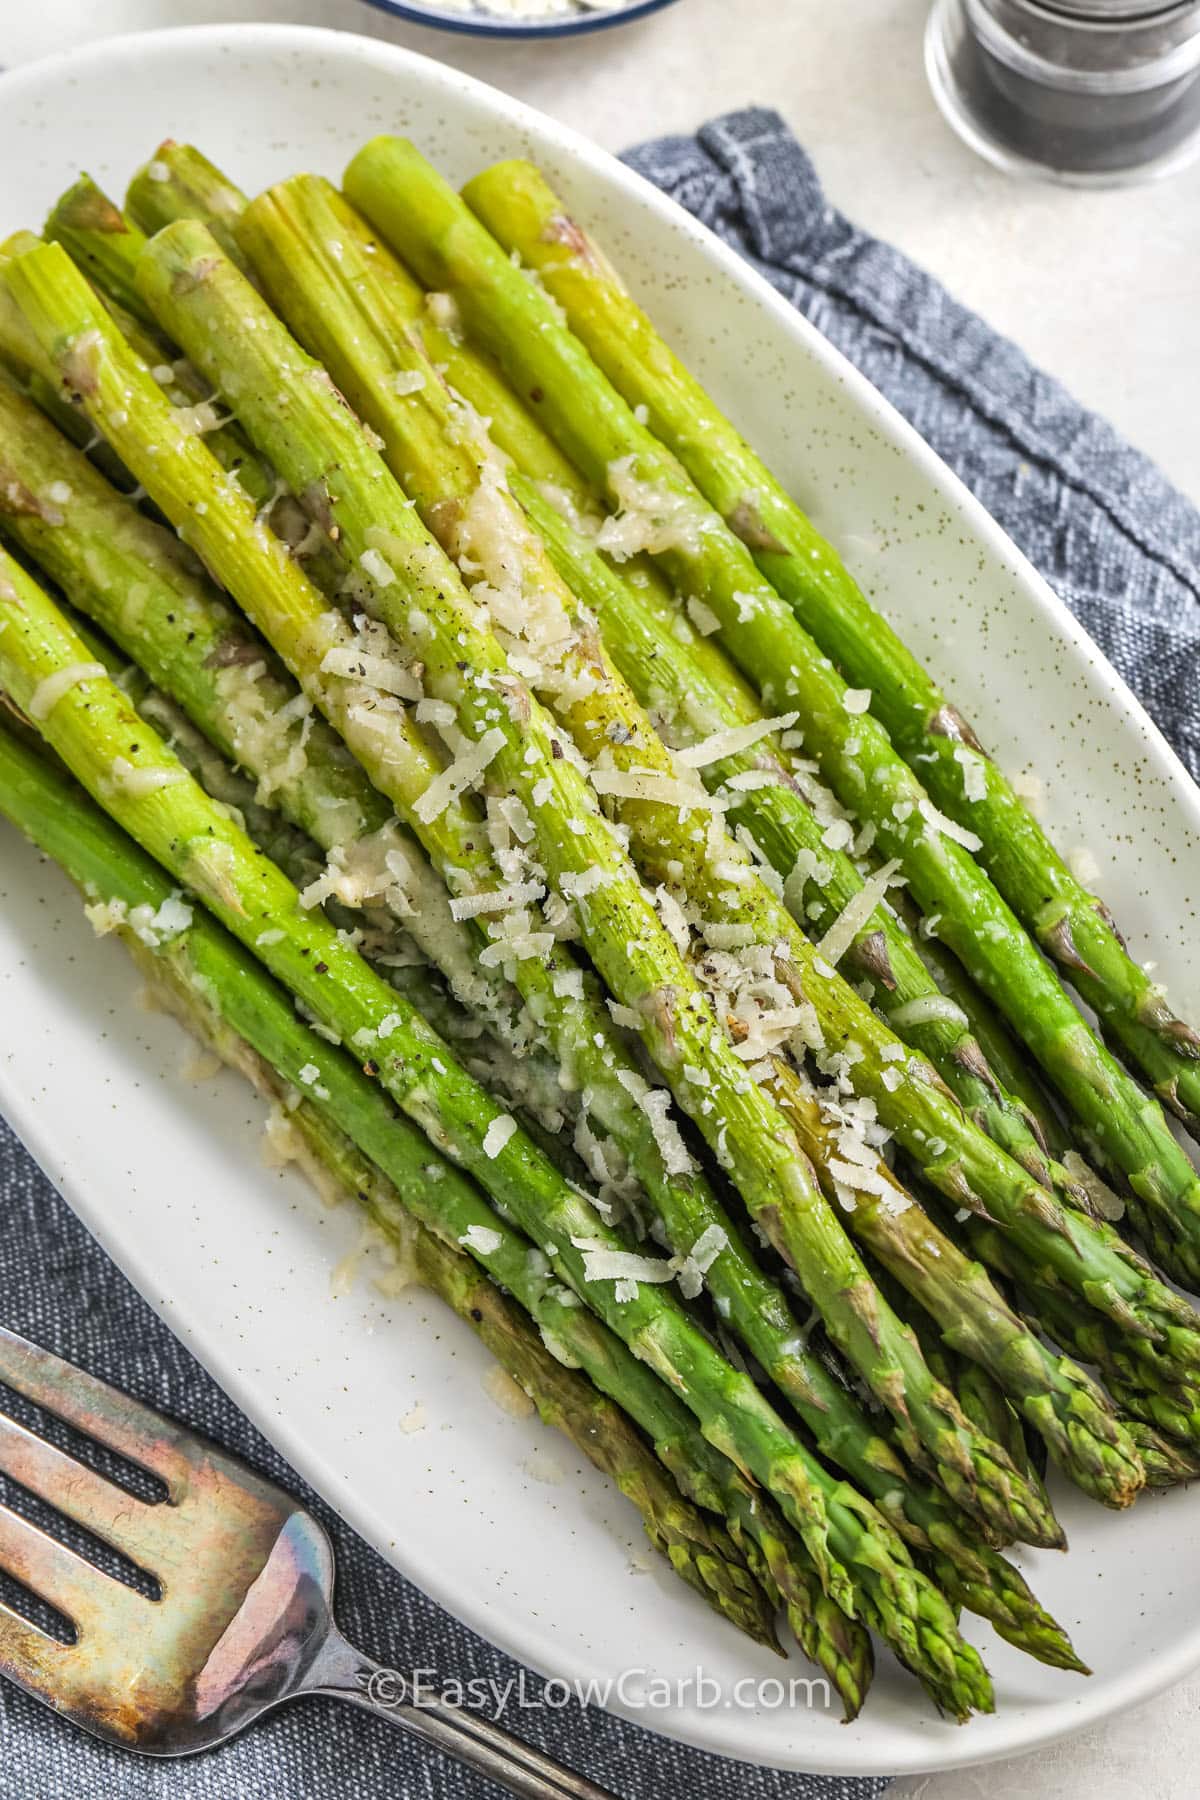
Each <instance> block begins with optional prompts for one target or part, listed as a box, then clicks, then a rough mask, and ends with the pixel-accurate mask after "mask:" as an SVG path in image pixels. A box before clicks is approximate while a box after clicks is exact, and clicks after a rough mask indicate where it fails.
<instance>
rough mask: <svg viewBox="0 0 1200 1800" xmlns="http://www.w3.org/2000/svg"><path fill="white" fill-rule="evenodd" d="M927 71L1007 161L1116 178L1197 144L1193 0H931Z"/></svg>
mask: <svg viewBox="0 0 1200 1800" xmlns="http://www.w3.org/2000/svg"><path fill="white" fill-rule="evenodd" d="M927 48H928V59H929V68H930V77H931V80H932V81H933V84H934V88H935V91H936V92H937V95H938V99H939V101H940V103H941V104H942V106H943V109H944V110H945V111H946V113H947V115H948V116H949V118H950V120H951V122H952V123H953V124H954V125H955V127H956V129H958V130H959V131H960V132H961V133H962V135H963V136H965V137H966V138H967V139H968V141H969V142H971V143H973V144H974V146H975V148H976V149H979V150H981V151H982V152H983V153H984V154H985V155H987V156H989V157H990V158H991V159H992V160H993V161H996V162H1000V163H1001V164H1005V165H1007V166H1009V167H1021V166H1025V167H1028V166H1030V165H1036V166H1038V167H1040V168H1043V169H1045V170H1047V171H1049V172H1051V173H1055V174H1058V175H1060V176H1062V177H1064V178H1066V179H1068V180H1079V181H1088V180H1091V181H1097V182H1101V181H1105V180H1110V181H1115V180H1120V179H1128V178H1132V177H1134V176H1135V175H1137V174H1140V173H1154V172H1161V171H1163V170H1165V169H1166V168H1167V167H1170V166H1173V165H1174V163H1175V162H1176V161H1177V160H1180V159H1182V157H1183V155H1184V154H1185V153H1186V151H1187V150H1188V149H1189V148H1190V147H1200V0H1174V3H1173V4H1168V5H1162V4H1160V5H1158V6H1155V5H1153V4H1152V3H1151V0H937V4H936V5H935V7H934V10H933V15H932V17H931V19H930V30H929V39H928V46H927Z"/></svg>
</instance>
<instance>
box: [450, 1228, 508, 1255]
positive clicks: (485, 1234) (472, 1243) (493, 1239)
mask: <svg viewBox="0 0 1200 1800" xmlns="http://www.w3.org/2000/svg"><path fill="white" fill-rule="evenodd" d="M458 1241H459V1243H460V1244H461V1245H462V1247H463V1249H464V1250H474V1251H475V1252H476V1254H477V1255H479V1256H494V1255H495V1254H496V1252H497V1250H499V1249H500V1247H501V1245H502V1244H503V1242H504V1239H503V1238H502V1237H501V1235H500V1233H499V1232H498V1231H493V1230H492V1229H491V1227H490V1226H488V1225H468V1227H467V1229H466V1230H465V1231H464V1232H463V1234H462V1236H461V1237H460V1238H459V1240H458Z"/></svg>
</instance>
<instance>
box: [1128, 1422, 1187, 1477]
mask: <svg viewBox="0 0 1200 1800" xmlns="http://www.w3.org/2000/svg"><path fill="white" fill-rule="evenodd" d="M1128 1424H1129V1432H1130V1436H1131V1437H1132V1438H1133V1440H1134V1442H1135V1443H1136V1444H1137V1447H1138V1453H1139V1455H1140V1456H1141V1459H1142V1462H1143V1463H1144V1465H1145V1469H1146V1480H1147V1482H1148V1483H1149V1485H1150V1486H1151V1487H1152V1488H1167V1487H1179V1486H1180V1485H1181V1484H1182V1483H1183V1482H1185V1481H1195V1479H1196V1477H1197V1475H1200V1457H1197V1456H1196V1455H1195V1454H1194V1453H1192V1452H1189V1451H1187V1450H1185V1449H1184V1448H1183V1446H1182V1445H1180V1444H1176V1443H1172V1441H1171V1439H1170V1438H1167V1437H1164V1436H1163V1435H1162V1433H1161V1432H1159V1431H1156V1430H1155V1429H1154V1427H1153V1425H1144V1424H1142V1422H1141V1421H1140V1420H1139V1419H1131V1420H1129V1422H1128Z"/></svg>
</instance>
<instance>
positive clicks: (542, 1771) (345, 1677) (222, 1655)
mask: <svg viewBox="0 0 1200 1800" xmlns="http://www.w3.org/2000/svg"><path fill="white" fill-rule="evenodd" d="M0 1383H3V1384H4V1385H5V1386H7V1387H8V1388H10V1389H11V1390H12V1391H13V1392H14V1393H16V1394H19V1395H23V1396H24V1397H25V1399H27V1400H30V1401H32V1402H33V1403H34V1404H35V1405H37V1406H40V1407H42V1408H43V1409H44V1410H45V1411H46V1412H48V1413H50V1414H52V1415H54V1416H55V1417H56V1418H57V1419H59V1420H61V1421H64V1422H65V1423H66V1424H67V1425H69V1426H72V1427H74V1428H75V1430H77V1431H79V1432H82V1433H83V1434H84V1435H85V1436H86V1437H88V1438H90V1439H92V1440H93V1441H94V1442H95V1443H97V1444H99V1445H101V1446H103V1447H104V1448H105V1449H107V1450H109V1451H110V1452H114V1453H115V1454H116V1455H117V1456H119V1457H121V1458H123V1459H124V1460H125V1461H126V1462H128V1463H131V1464H134V1465H135V1466H136V1468H137V1469H139V1470H141V1471H143V1472H144V1473H146V1474H148V1475H150V1476H151V1477H154V1478H155V1479H156V1481H157V1483H158V1484H159V1485H160V1487H161V1490H162V1494H163V1497H162V1498H161V1499H160V1500H157V1501H155V1500H151V1499H147V1498H140V1497H138V1496H137V1495H135V1494H134V1493H132V1492H130V1490H129V1489H128V1488H127V1487H124V1486H121V1485H118V1484H117V1483H116V1482H115V1481H111V1480H109V1479H108V1478H107V1477H106V1476H104V1475H102V1474H99V1473H98V1472H97V1471H96V1470H95V1469H94V1468H92V1467H90V1466H88V1465H87V1464H85V1463H84V1462H82V1461H79V1460H77V1459H76V1458H75V1457H74V1456H71V1455H69V1454H68V1453H66V1452H65V1451H63V1450H61V1449H59V1448H57V1447H56V1446H55V1445H54V1444H52V1443H50V1442H48V1441H47V1440H46V1439H45V1438H43V1437H41V1436H39V1435H37V1434H36V1433H35V1432H33V1431H31V1430H29V1429H28V1428H27V1427H26V1426H24V1425H22V1424H20V1423H18V1421H17V1420H16V1419H14V1418H12V1417H9V1416H8V1415H7V1413H6V1412H5V1411H4V1410H3V1409H2V1408H0V1472H2V1473H3V1474H4V1475H5V1476H6V1477H8V1478H9V1479H10V1480H11V1481H13V1482H16V1483H18V1484H19V1485H20V1486H21V1487H22V1488H24V1489H26V1490H27V1491H28V1492H29V1493H30V1494H32V1495H34V1496H36V1497H37V1498H38V1499H40V1500H42V1501H44V1502H46V1503H47V1504H48V1505H49V1506H51V1507H53V1508H54V1509H55V1511H57V1512H58V1513H60V1514H62V1515H63V1516H64V1517H65V1518H67V1519H70V1520H73V1521H74V1522H75V1524H76V1525H78V1526H81V1527H82V1528H83V1529H84V1531H86V1532H88V1533H90V1534H91V1535H92V1536H93V1537H95V1538H98V1539H100V1540H102V1542H103V1543H105V1544H107V1545H108V1546H110V1547H111V1548H112V1549H113V1550H115V1551H117V1552H119V1553H120V1555H122V1556H123V1557H125V1558H127V1559H128V1561H129V1562H130V1563H133V1564H134V1565H136V1568H137V1569H138V1570H141V1571H144V1572H145V1574H146V1575H147V1576H149V1577H150V1578H151V1584H157V1588H158V1597H157V1598H149V1597H148V1596H147V1595H146V1594H144V1593H142V1592H139V1591H137V1589H135V1588H134V1587H132V1586H128V1585H126V1584H125V1583H124V1582H122V1581H121V1580H118V1579H117V1578H115V1576H113V1575H110V1574H108V1573H106V1572H104V1571H103V1570H101V1569H100V1568H99V1567H97V1566H96V1564H95V1563H93V1562H91V1561H89V1560H87V1559H86V1558H85V1557H84V1556H82V1555H80V1554H78V1553H77V1552H76V1551H75V1550H73V1549H71V1548H68V1546H67V1545H66V1544H65V1543H62V1542H60V1541H59V1540H58V1539H57V1538H55V1537H52V1536H50V1535H49V1534H48V1533H46V1532H44V1531H42V1530H40V1529H39V1528H38V1527H37V1526H36V1525H34V1524H33V1523H31V1522H30V1521H29V1520H28V1519H26V1518H25V1517H23V1516H21V1515H20V1514H18V1513H17V1512H15V1511H13V1510H11V1509H9V1508H7V1507H4V1506H2V1505H0V1570H3V1571H5V1572H7V1574H8V1575H9V1576H10V1577H12V1578H13V1579H14V1580H16V1581H17V1582H19V1583H20V1585H21V1587H22V1588H24V1589H25V1590H27V1591H28V1592H29V1593H31V1594H33V1595H35V1596H37V1597H38V1598H39V1599H40V1600H42V1601H43V1602H44V1603H45V1604H46V1605H47V1606H49V1607H51V1608H53V1609H54V1611H55V1612H57V1613H58V1614H60V1615H62V1616H63V1617H64V1618H65V1619H67V1620H68V1621H69V1622H70V1623H71V1625H72V1626H73V1627H74V1630H75V1634H76V1635H75V1641H74V1642H73V1643H64V1642H62V1641H61V1640H60V1639H59V1638H57V1637H55V1636H53V1635H51V1634H50V1632H49V1631H46V1630H43V1629H41V1628H40V1627H39V1626H37V1625H35V1624H34V1623H32V1622H31V1620H30V1619H28V1618H26V1617H24V1616H23V1615H22V1614H21V1613H20V1612H18V1611H17V1610H16V1609H15V1608H12V1607H9V1606H8V1605H6V1604H5V1603H4V1602H3V1601H0V1674H2V1675H4V1676H6V1677H7V1678H8V1679H9V1680H10V1681H14V1682H16V1683H17V1685H18V1686H20V1687H22V1688H24V1690H25V1691H26V1693H28V1694H32V1695H33V1696H34V1697H35V1698H36V1699H38V1700H41V1701H43V1702H44V1703H45V1704H46V1705H47V1706H49V1707H52V1708H53V1709H54V1711H55V1712H57V1713H59V1714H61V1715H62V1716H63V1717H64V1718H68V1719H71V1720H72V1721H73V1722H74V1723H75V1724H76V1725H79V1726H81V1727H82V1728H83V1729H84V1730H85V1731H89V1732H91V1733H92V1734H93V1735H94V1736H96V1737H100V1738H103V1739H105V1740H106V1741H107V1742H108V1743H111V1744H117V1745H119V1746H120V1747H121V1748H123V1749H127V1750H135V1751H140V1752H142V1753H143V1754H145V1755H149V1756H187V1755H190V1754H191V1753H193V1752H195V1751H199V1750H207V1749H211V1748H213V1747H214V1746H216V1745H218V1744H222V1743H225V1742H226V1741H227V1740H228V1739H229V1738H231V1737H233V1736H234V1735H235V1733H237V1732H239V1731H241V1730H242V1729H243V1727H244V1726H246V1725H249V1724H250V1723H251V1722H252V1721H253V1720H254V1719H257V1718H259V1717H260V1716H261V1715H262V1714H263V1713H265V1712H269V1711H271V1710H272V1708H274V1707H276V1706H279V1705H280V1704H282V1702H284V1701H285V1700H293V1699H297V1698H299V1697H301V1696H302V1695H305V1694H327V1695H332V1696H333V1697H335V1698H337V1699H341V1700H350V1701H353V1702H354V1704H355V1705H357V1706H362V1707H365V1708H366V1709H367V1710H369V1711H372V1712H374V1713H375V1714H376V1715H377V1716H379V1717H382V1718H386V1719H388V1720H390V1721H391V1722H392V1723H393V1724H396V1725H399V1726H401V1727H402V1728H403V1729H405V1730H407V1731H409V1732H411V1733H412V1734H413V1735H414V1736H416V1737H419V1738H421V1739H423V1740H424V1742H425V1743H427V1744H429V1745H431V1746H432V1747H433V1748H435V1749H438V1750H441V1751H444V1752H446V1754H447V1755H450V1756H453V1757H456V1758H458V1760H459V1761H460V1762H463V1763H466V1764H468V1765H469V1766H470V1767H471V1768H473V1769H475V1770H477V1771H478V1772H479V1773H481V1774H483V1775H485V1776H489V1777H490V1778H491V1779H492V1780H493V1781H496V1782H498V1783H499V1784H500V1785H501V1786H503V1787H506V1788H508V1789H509V1790H510V1791H511V1792H512V1793H514V1794H518V1795H521V1796H523V1797H524V1800H612V1796H611V1795H606V1794H605V1793H604V1791H603V1790H602V1789H600V1788H598V1787H595V1786H594V1785H593V1784H592V1783H591V1782H589V1781H584V1780H583V1779H582V1778H581V1777H580V1776H578V1775H574V1774H572V1773H570V1771H568V1770H566V1769H563V1768H560V1767H559V1766H558V1765H557V1764H556V1763H554V1762H553V1761H551V1759H550V1758H549V1757H546V1756H543V1755H542V1754H541V1753H540V1752H539V1751H537V1750H533V1749H531V1748H530V1747H529V1746H527V1745H525V1744H522V1743H520V1742H519V1741H518V1740H517V1739H515V1738H512V1737H510V1736H509V1735H508V1734H507V1733H506V1732H504V1731H501V1730H500V1729H499V1727H497V1726H496V1725H493V1724H491V1723H490V1722H489V1721H488V1720H486V1719H484V1718H481V1717H480V1716H479V1715H477V1714H474V1713H469V1712H466V1711H463V1710H461V1709H459V1708H457V1707H454V1706H451V1705H448V1704H446V1703H445V1702H444V1701H442V1700H440V1699H431V1698H430V1697H428V1696H427V1695H426V1694H425V1693H424V1692H422V1694H421V1695H420V1704H417V1702H416V1698H415V1697H414V1696H413V1695H412V1694H411V1693H410V1692H408V1691H406V1686H405V1682H404V1678H403V1677H402V1676H401V1675H399V1674H398V1673H397V1672H396V1671H392V1670H388V1669H385V1668H383V1667H381V1665H379V1664H378V1663H375V1662H373V1661H372V1660H371V1658H370V1657H367V1656H363V1655H361V1654H360V1653H359V1652H358V1651H357V1650H355V1649H353V1648H352V1647H351V1646H350V1645H349V1644H348V1643H347V1642H346V1640H345V1638H343V1637H342V1635H341V1633H340V1632H339V1631H338V1629H337V1626H336V1625H335V1623H334V1619H333V1613H332V1595H333V1577H334V1565H333V1550H332V1546H331V1545H330V1542H329V1539H328V1537H327V1536H326V1534H325V1532H324V1531H323V1529H322V1528H321V1526H320V1525H319V1524H318V1523H317V1521H316V1520H315V1519H314V1518H313V1517H312V1516H311V1514H309V1513H307V1512H305V1511H303V1510H302V1509H301V1508H300V1507H299V1506H298V1505H297V1504H296V1503H295V1501H293V1500H292V1499H291V1498H290V1497H289V1496H288V1495H287V1494H286V1493H285V1492H284V1491H283V1490H282V1489H281V1488H278V1487H276V1486H275V1485H274V1484H273V1483H271V1482H269V1481H265V1480H264V1479H263V1478H262V1477H261V1476H259V1475H256V1474H254V1472H253V1471H252V1470H251V1469H249V1468H247V1467H246V1466H245V1464H243V1463H241V1462H239V1461H237V1460H236V1459H235V1458H234V1457H232V1456H229V1455H227V1454H226V1452H224V1451H223V1450H220V1449H218V1448H217V1446H216V1445H214V1444H212V1443H209V1442H208V1441H207V1440H205V1439H203V1438H200V1437H198V1436H196V1435H195V1434H194V1433H192V1432H189V1431H187V1430H185V1429H184V1427H183V1426H182V1425H178V1424H176V1423H175V1422H174V1421H173V1420H170V1419H167V1418H164V1417H163V1416H162V1415H161V1414H159V1413H156V1412H153V1411H152V1410H151V1409H150V1408H149V1407H146V1406H143V1405H141V1404H140V1403H139V1402H137V1401H134V1400H131V1399H129V1398H128V1397H127V1396H126V1395H124V1394H122V1393H120V1392H118V1390H117V1389H116V1388H113V1387H110V1386H108V1385H107V1384H106V1383H105V1382H102V1381H98V1380H97V1379H96V1378H95V1377H94V1376H91V1375H87V1374H85V1373H84V1372H83V1371H82V1370H80V1369H76V1368H74V1367H73V1366H72V1365H71V1364H70V1363H66V1362H63V1361H62V1360H61V1359H60V1358H59V1357H57V1356H52V1355H51V1354H50V1353H49V1352H48V1351H46V1350H42V1349H39V1348H38V1346H37V1345H36V1344H31V1343H29V1342H28V1341H27V1340H26V1339H24V1338H21V1337H17V1336H16V1335H15V1334H14V1333H12V1332H9V1331H6V1330H4V1329H3V1327H0Z"/></svg>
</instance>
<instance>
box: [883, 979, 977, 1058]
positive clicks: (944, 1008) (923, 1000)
mask: <svg viewBox="0 0 1200 1800" xmlns="http://www.w3.org/2000/svg"><path fill="white" fill-rule="evenodd" d="M938 1022H944V1023H945V1024H947V1025H959V1026H965V1025H966V1024H967V1015H966V1014H965V1013H964V1012H963V1010H962V1008H961V1006H958V1005H956V1004H955V1002H954V1001H953V1000H951V999H950V998H949V997H948V996H947V995H946V994H918V995H917V997H916V999H915V1000H906V1001H905V1002H904V1004H903V1005H902V1006H898V1007H897V1008H896V1010H895V1012H893V1013H889V1014H888V1024H889V1025H890V1026H891V1027H892V1029H893V1030H894V1031H900V1032H904V1031H908V1030H909V1029H910V1027H912V1026H914V1025H932V1024H935V1023H938ZM889 1048H890V1046H889ZM901 1054H902V1055H903V1052H901Z"/></svg>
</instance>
